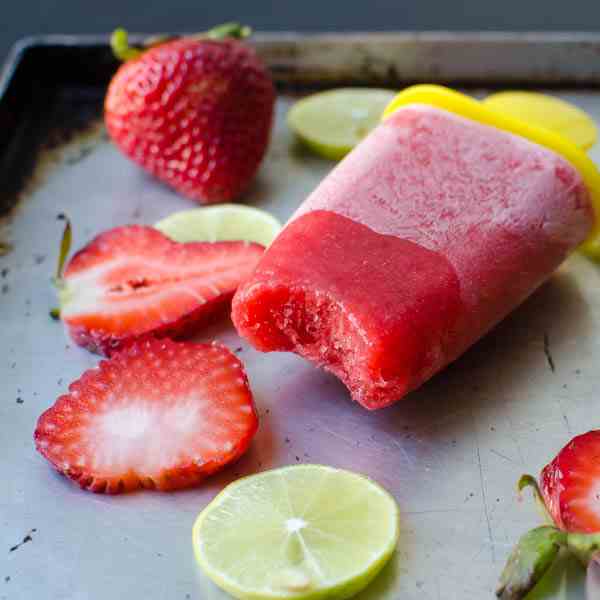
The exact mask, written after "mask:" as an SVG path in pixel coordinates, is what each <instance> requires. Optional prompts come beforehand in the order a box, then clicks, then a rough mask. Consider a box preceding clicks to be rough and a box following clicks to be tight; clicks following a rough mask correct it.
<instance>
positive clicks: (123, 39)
mask: <svg viewBox="0 0 600 600" xmlns="http://www.w3.org/2000/svg"><path fill="white" fill-rule="evenodd" d="M110 47H111V48H112V51H113V54H114V55H115V56H116V57H117V58H118V59H119V60H120V61H122V62H125V61H128V60H132V59H134V58H138V57H139V56H141V55H142V50H138V49H137V48H132V47H131V46H130V45H129V35H128V34H127V32H126V31H125V30H124V29H121V28H119V29H115V30H114V31H113V33H112V35H111V36H110Z"/></svg>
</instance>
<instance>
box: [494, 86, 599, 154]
mask: <svg viewBox="0 0 600 600" xmlns="http://www.w3.org/2000/svg"><path fill="white" fill-rule="evenodd" d="M483 104H485V106H487V107H488V108H491V109H493V110H497V111H498V112H502V113H504V114H508V115H510V116H511V117H516V118H517V119H520V120H521V121H526V122H528V123H532V124H533V125H538V126H540V127H544V128H545V129H550V130H551V131H554V132H555V133H558V134H560V135H562V136H564V137H566V138H567V139H568V140H570V141H571V142H573V143H574V144H575V145H577V146H579V147H580V148H582V149H583V150H588V149H589V148H591V147H592V146H593V145H594V144H595V143H596V140H597V138H598V130H597V128H596V124H595V123H594V121H593V119H592V118H591V117H590V116H589V115H588V114H587V113H585V112H584V111H582V110H581V109H580V108H578V107H577V106H575V105H574V104H571V103H570V102H566V101H565V100H561V99H560V98H556V97H554V96H548V95H546V94H539V93H536V92H498V93H496V94H491V95H490V96H488V97H487V98H485V99H484V100H483Z"/></svg>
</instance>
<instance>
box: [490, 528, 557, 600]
mask: <svg viewBox="0 0 600 600" xmlns="http://www.w3.org/2000/svg"><path fill="white" fill-rule="evenodd" d="M566 541H567V534H566V533H565V532H563V531H560V530H558V529H556V528H555V527H549V526H547V525H544V526H542V527H536V528H535V529H532V530H531V531H528V532H527V533H526V534H525V535H523V536H522V537H521V539H520V540H519V543H518V544H517V546H516V548H515V549H514V550H513V551H512V553H511V555H510V556H509V557H508V562H507V563H506V566H505V567H504V571H502V575H501V576H500V585H499V586H498V589H497V590H496V595H497V596H498V598H500V599H501V600H520V599H521V598H524V597H525V596H526V595H527V593H528V592H529V591H530V590H531V589H533V587H534V586H535V584H536V583H537V582H538V581H539V580H540V579H541V578H542V577H543V576H544V574H545V573H546V571H548V569H549V568H550V566H551V565H552V563H553V562H554V559H555V558H556V556H557V555H558V552H559V550H560V548H561V546H564V545H565V544H566Z"/></svg>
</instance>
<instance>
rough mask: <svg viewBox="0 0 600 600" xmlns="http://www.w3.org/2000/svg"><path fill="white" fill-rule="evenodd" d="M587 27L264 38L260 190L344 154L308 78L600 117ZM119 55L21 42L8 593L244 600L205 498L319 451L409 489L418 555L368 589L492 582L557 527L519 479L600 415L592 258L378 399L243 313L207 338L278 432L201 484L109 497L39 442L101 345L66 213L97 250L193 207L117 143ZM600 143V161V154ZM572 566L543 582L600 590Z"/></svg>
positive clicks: (3, 431) (8, 210)
mask: <svg viewBox="0 0 600 600" xmlns="http://www.w3.org/2000/svg"><path fill="white" fill-rule="evenodd" d="M584 37H585V39H583V38H579V37H577V36H566V35H565V36H562V37H561V36H533V37H530V38H527V37H526V36H522V35H519V36H516V35H515V36H510V35H507V36H505V37H504V38H502V36H498V35H497V36H485V35H475V34H473V35H470V36H469V35H465V36H460V35H458V36H446V35H438V36H437V37H436V36H435V35H433V34H429V35H428V36H418V35H410V34H387V35H386V36H384V38H385V44H383V46H382V44H381V41H382V39H383V38H382V36H381V35H352V36H348V37H340V36H337V37H336V36H311V37H308V38H305V37H302V36H297V35H291V34H290V35H277V36H275V35H265V36H259V38H258V40H257V45H258V47H259V50H260V51H261V52H262V53H263V55H264V56H265V57H266V58H267V60H268V61H269V64H270V65H271V66H272V67H273V68H274V73H275V75H276V77H277V80H278V83H279V84H281V90H282V91H281V94H280V96H279V99H278V104H277V123H276V127H275V132H274V135H273V140H272V143H271V146H270V150H269V153H268V156H267V158H266V160H265V162H264V165H263V167H262V169H261V171H260V175H259V177H258V179H257V181H256V183H255V184H254V185H253V187H252V189H251V190H250V191H249V193H248V194H246V196H245V197H244V201H245V202H247V203H249V204H252V205H255V206H259V207H261V208H264V209H266V210H268V211H270V212H272V213H273V214H275V215H277V216H278V217H279V218H281V219H282V220H285V219H286V218H287V217H288V216H289V215H290V214H291V213H292V212H293V211H294V209H295V208H296V207H297V206H298V205H299V203H300V202H302V200H303V199H304V198H305V196H306V195H307V194H308V193H309V192H310V191H311V190H312V189H313V188H314V187H315V186H316V184H317V183H318V182H319V181H320V180H321V178H322V177H323V176H324V175H325V174H326V173H327V172H328V171H329V170H330V168H331V166H332V163H329V162H327V161H323V160H320V159H318V158H316V157H313V156H311V155H309V154H307V153H306V152H304V151H303V150H302V149H301V148H300V147H298V146H297V145H296V143H295V142H294V140H293V139H292V136H291V134H290V132H289V131H288V129H287V128H286V126H285V121H284V116H285V113H286V111H287V109H288V107H289V106H290V103H291V102H292V101H293V100H294V98H295V94H296V92H293V93H290V92H289V89H290V84H293V85H295V86H301V87H305V88H310V87H313V86H323V85H324V84H325V85H327V84H333V83H336V82H342V81H348V80H350V81H353V82H356V83H361V84H367V85H368V84H373V83H377V84H388V85H390V86H393V87H397V86H399V85H400V84H401V82H402V81H405V80H406V81H411V80H415V79H416V80H419V79H423V80H431V79H435V80H439V81H452V80H456V81H462V82H466V83H469V82H470V83H471V85H481V84H483V83H485V84H486V85H489V86H493V87H497V86H498V85H502V84H503V83H504V82H510V81H515V82H516V81H524V80H527V79H529V82H530V83H531V84H535V85H538V87H540V88H543V87H544V86H545V84H547V85H548V86H550V87H552V91H553V93H556V94H558V95H560V96H561V97H564V98H566V99H568V100H570V101H572V102H574V103H576V104H578V105H579V106H581V107H582V108H583V109H585V110H586V111H587V112H588V113H590V114H592V115H593V116H594V117H595V118H596V120H597V121H598V122H600V91H598V90H595V89H594V87H595V86H596V85H597V84H598V83H600V68H599V67H598V60H597V58H598V56H599V55H600V38H598V37H593V36H592V37H590V36H584ZM382 47H383V48H384V50H385V52H387V53H388V54H387V59H385V58H381V56H382ZM319 48H320V49H321V50H322V49H323V48H326V49H328V52H323V51H317V49H319ZM490 48H493V49H494V51H493V52H492V51H491V50H490ZM467 49H468V52H466V50H467ZM503 49H504V51H503ZM385 52H384V53H385ZM529 53H531V54H529ZM500 55H501V56H500ZM530 55H531V56H533V57H535V60H531V61H530V60H528V58H527V57H529V56H530ZM58 56H60V57H61V58H62V63H61V64H62V65H63V66H64V68H63V67H61V69H62V70H61V73H62V75H60V76H58V77H57V76H56V72H52V73H51V77H48V76H47V73H46V71H47V69H46V68H45V65H47V64H48V63H47V62H46V61H50V60H54V59H56V57H58ZM365 56H367V57H370V58H368V59H365V58H364V57H365ZM473 56H479V57H482V56H484V57H487V58H485V61H483V60H481V64H479V63H477V61H475V60H474V59H473V58H472V57H473ZM592 56H595V57H596V61H595V62H594V63H592V62H591V61H590V60H589V59H590V57H592ZM353 57H354V58H353ZM357 57H359V58H357ZM360 57H362V58H360ZM373 57H375V58H377V57H379V58H377V60H375V58H373ZM417 59H418V60H417ZM382 60H387V62H381V61H382ZM365 61H366V62H365ZM373 61H374V62H373ZM378 61H379V62H378ZM476 63H477V64H476ZM365 65H367V66H365ZM373 65H375V66H373ZM390 65H395V67H394V69H392V68H391V67H390ZM477 65H478V66H477ZM114 68H115V64H114V62H113V61H112V59H111V58H110V54H109V52H108V50H107V48H106V47H105V46H104V45H103V43H101V41H100V40H98V39H97V38H63V37H60V38H52V39H49V40H41V41H40V40H38V41H33V42H28V43H27V44H25V45H22V46H21V47H19V48H18V49H17V50H16V51H15V53H14V54H13V58H12V60H11V62H10V63H9V64H8V65H7V67H6V68H5V70H4V75H3V79H2V82H1V83H0V90H1V91H2V96H1V97H0V123H2V125H3V131H4V135H3V139H2V140H0V149H1V151H2V154H1V155H0V182H1V184H0V194H2V196H1V198H0V199H1V202H0V206H2V207H3V209H4V211H5V217H4V219H3V220H2V225H1V226H0V244H1V245H0V252H2V253H3V255H2V256H0V323H1V325H2V328H1V338H0V385H1V388H0V389H1V391H2V401H1V402H0V467H1V472H2V486H1V491H0V541H1V543H2V547H0V600H9V599H10V600H16V599H18V600H21V599H23V600H25V599H31V598H49V599H57V600H58V599H65V600H66V599H73V600H80V599H81V600H96V599H98V600H100V599H103V598H106V597H117V598H123V597H127V598H144V599H145V600H153V599H164V598H169V599H182V600H185V599H190V600H192V599H201V600H224V599H225V598H227V596H226V595H225V594H224V593H222V592H220V591H219V590H218V589H217V588H215V587H214V586H213V585H212V584H210V583H209V582H208V581H207V580H206V579H205V578H204V577H203V576H202V574H201V573H200V571H199V569H198V568H197V566H196V565H195V563H194V559H193V556H192V551H191V535H190V533H191V526H192V523H193V521H194V519H195V517H196V515H197V513H198V512H199V511H200V510H201V509H202V508H203V507H204V506H205V505H206V504H207V502H208V501H209V500H210V499H211V498H212V497H213V496H214V495H215V494H216V493H217V492H218V491H219V490H221V489H222V487H223V486H224V485H225V484H227V483H228V482H230V481H232V480H234V479H235V478H237V477H239V476H240V475H242V474H248V473H254V472H256V471H259V470H262V469H268V468H271V467H276V466H280V465H287V464H294V463H297V462H315V463H324V464H330V465H334V466H338V467H344V468H348V469H352V470H356V471H359V472H362V473H365V474H367V475H369V476H371V477H373V478H374V479H375V480H377V481H379V482H380V483H381V484H382V485H384V486H385V487H386V488H387V489H388V490H390V492H392V493H393V494H394V496H395V497H396V499H397V500H398V503H399V505H400V509H401V513H402V535H401V539H400V544H399V547H398V551H397V553H396V555H395V557H394V560H393V561H392V562H391V564H390V565H389V566H388V567H386V569H385V571H384V572H383V574H382V575H381V576H380V577H379V578H378V579H377V580H376V582H374V584H373V585H372V586H371V587H370V588H369V589H368V590H367V591H366V592H364V593H363V594H362V595H361V596H360V597H359V598H360V600H367V599H373V600H375V599H377V600H395V599H398V598H403V599H406V600H412V599H415V600H416V599H419V600H421V599H433V600H439V599H444V600H453V599H456V600H480V599H482V598H489V597H492V593H493V589H494V587H495V584H496V582H497V578H498V575H499V573H500V571H501V569H502V566H503V564H504V561H505V559H506V557H507V554H508V552H509V550H510V548H511V547H512V546H513V544H514V543H515V542H516V540H517V538H518V537H519V535H520V534H522V533H523V532H524V531H525V530H527V529H529V528H530V527H532V526H534V525H536V524H538V523H539V517H538V515H537V513H536V510H535V509H534V506H533V502H532V501H531V500H530V499H527V500H526V501H524V502H519V501H518V498H517V495H516V492H515V483H516V481H517V479H518V477H519V476H520V475H521V474H522V473H523V472H530V473H538V472H539V470H540V468H541V467H542V466H543V465H544V464H545V462H547V461H548V460H549V459H550V458H551V457H552V456H553V455H554V454H555V452H556V451H557V450H558V449H559V448H561V447H562V446H563V445H564V444H565V443H566V442H567V441H568V440H569V439H570V438H571V437H572V436H573V435H575V434H578V433H582V432H584V431H587V430H588V429H590V428H592V427H594V426H596V427H597V426H598V425H600V415H599V413H598V410H597V406H598V393H599V391H600V372H599V370H598V367H597V365H598V357H599V356H600V335H599V332H600V285H599V283H600V270H599V269H598V267H597V266H595V265H594V264H592V263H591V262H589V261H588V260H586V259H585V258H583V257H582V256H579V255H574V256H573V257H571V258H570V259H569V260H568V261H567V262H566V264H565V265H564V266H563V267H561V269H560V270H559V272H557V273H556V274H555V276H554V277H552V279H551V280H550V281H549V282H548V283H547V284H546V285H544V286H543V287H542V288H541V289H540V290H539V291H538V292H536V293H535V294H534V295H533V296H532V297H531V298H530V299H529V300H528V301H526V302H525V303H524V304H523V305H522V306H521V307H520V308H519V309H517V310H516V311H515V312H514V313H513V314H512V315H511V316H510V317H508V318H507V319H506V320H505V321H504V322H503V323H502V324H501V325H500V326H498V327H497V328H496V329H495V330H494V331H493V332H492V333H490V334H489V335H488V336H487V337H486V338H485V339H484V340H482V341H481V342H480V343H478V344H477V345H476V346H475V347H474V348H472V349H471V350H470V351H469V352H468V353H467V354H466V355H464V356H463V357H462V358H461V359H460V360H458V361H457V362H456V363H455V364H454V365H452V366H451V367H449V368H448V369H446V370H445V371H444V372H443V373H441V374H440V375H439V376H437V377H436V378H435V379H433V380H432V381H431V382H429V383H428V384H427V385H425V386H424V387H423V388H422V389H421V390H419V391H417V392H415V393H413V394H411V395H410V396H409V397H408V398H406V399H405V400H403V401H402V402H401V403H399V404H397V405H396V406H394V407H391V408H388V409H384V410H382V411H379V412H375V413H369V412H367V411H365V410H364V409H362V408H360V407H359V406H357V405H356V404H353V403H352V402H351V401H350V400H349V397H348V395H347V393H346V391H345V389H344V387H343V386H342V385H341V384H340V383H339V382H338V381H337V380H336V379H335V378H333V377H332V376H330V375H327V374H325V373H323V372H322V371H319V370H317V369H315V368H314V367H313V366H312V365H310V364H308V363H306V362H304V361H303V360H301V359H299V358H298V357H295V356H293V355H291V354H269V355H265V354H260V353H258V352H256V351H254V350H252V349H251V348H249V347H248V345H247V344H246V343H245V342H244V341H243V340H241V339H240V338H239V337H238V336H237V335H236V333H235V331H234V329H233V327H232V325H231V324H230V323H229V322H228V320H227V319H224V320H223V321H221V322H219V323H217V324H215V325H214V326H212V327H211V328H210V329H207V330H206V331H205V332H204V334H203V335H201V336H199V339H201V340H210V339H214V338H216V339H220V340H222V341H223V342H225V343H226V344H228V345H229V346H230V347H231V348H233V349H239V350H238V351H239V355H240V358H241V359H242V360H243V361H244V362H245V364H246V366H247V369H248V373H249V377H250V381H251V384H252V388H253V391H254V394H255V397H256V401H257V404H258V407H259V412H260V418H261V427H260V430H259V433H258V434H257V436H256V439H255V441H254V443H253V445H252V447H251V449H250V451H249V452H248V453H247V455H246V456H244V457H243V458H242V459H241V460H240V461H239V462H238V463H237V464H235V465H233V466H232V467H230V468H228V469H227V470H226V471H225V472H224V473H222V474H220V475H218V476H216V477H213V478H211V479H209V480H208V481H206V483H205V484H203V485H202V486H200V487H199V488H197V489H194V490H189V491H184V492H178V493H173V494H161V493H148V492H144V493H136V494H130V495H125V496H119V497H109V496H101V495H93V494H90V493H86V492H83V491H80V490H79V489H78V488H77V487H76V486H75V485H73V484H71V483H70V482H68V481H67V480H66V479H64V478H62V477H61V476H59V475H57V474H56V473H54V471H53V470H52V469H51V468H49V466H48V464H47V463H46V462H45V461H44V460H43V459H42V458H41V457H40V456H38V455H37V453H36V452H35V449H34V445H33V441H32V433H33V430H34V427H35V423H36V419H37V417H38V415H39V414H40V413H41V412H42V411H43V410H45V409H46V408H47V407H48V406H50V405H51V404H52V403H53V402H54V400H55V398H56V397H57V396H58V395H59V394H60V393H62V392H64V391H65V390H66V388H67V386H68V384H69V382H70V381H72V380H73V379H75V378H77V377H78V376H79V375H80V374H81V372H82V371H83V370H85V369H87V368H89V367H92V366H94V365H95V364H96V363H97V362H98V360H99V358H98V357H97V356H94V355H92V354H89V353H88V352H86V351H84V350H82V349H80V348H78V347H75V346H74V345H73V344H72V343H71V342H70V340H69V339H67V337H66V336H65V334H64V333H63V328H62V325H61V324H60V323H58V322H55V321H52V320H51V319H50V318H49V316H48V311H49V309H51V308H52V307H53V306H55V303H56V300H55V298H54V295H53V292H52V289H51V285H50V278H51V276H52V274H53V270H54V265H55V260H56V255H57V248H58V240H59V238H60V234H61V228H62V224H61V223H60V222H57V220H56V216H57V214H59V213H63V212H64V213H66V214H68V215H69V217H70V218H71V220H72V222H73V225H74V231H75V239H74V244H75V247H79V246H81V245H82V244H83V243H84V242H85V241H86V240H89V239H90V238H91V237H92V236H93V235H95V234H96V233H98V232H100V231H102V230H104V229H107V228H109V227H114V226H116V225H121V224H125V223H132V222H136V223H146V224H152V223H154V222H155V221H156V220H157V219H159V218H161V217H163V216H165V215H167V214H169V213H171V212H173V211H175V210H178V209H183V208H188V207H190V206H191V204H190V202H189V201H187V200H185V199H183V198H181V197H179V196H177V195H176V194H174V193H173V192H171V191H170V190H169V189H167V188H165V187H164V186H162V185H161V184H159V183H157V182H156V181H154V180H153V179H151V178H150V177H148V176H147V175H145V174H144V173H143V172H142V171H141V170H140V169H138V168H137V167H136V166H134V165H133V164H132V163H130V162H129V161H128V160H126V159H124V158H123V157H122V156H121V155H120V154H119V153H118V151H117V150H116V149H115V148H114V147H113V146H112V145H111V144H110V142H109V141H108V140H107V139H106V136H105V135H104V132H103V129H102V126H101V124H100V123H99V122H98V115H99V114H100V112H99V111H100V107H101V102H102V94H103V90H104V86H105V85H106V81H107V80H108V77H109V76H110V73H111V72H112V70H113V69H114ZM544 77H546V79H544ZM586 86H587V87H586ZM471 91H474V92H476V93H481V90H479V89H478V90H475V89H471ZM591 154H592V157H593V158H594V159H595V160H596V161H597V162H598V163H600V149H598V148H596V149H595V150H593V151H592V153H591ZM565 573H567V575H564V574H563V572H562V571H560V572H559V571H558V570H555V572H554V574H553V575H552V576H551V578H550V581H549V582H548V584H547V586H546V587H547V590H549V591H548V593H547V594H546V595H543V594H542V595H539V594H538V595H537V596H535V595H532V597H536V598H538V599H539V598H569V599H573V598H575V599H576V598H582V597H583V596H582V588H581V571H580V569H579V568H578V567H576V566H575V565H573V564H570V565H569V568H568V569H567V571H565Z"/></svg>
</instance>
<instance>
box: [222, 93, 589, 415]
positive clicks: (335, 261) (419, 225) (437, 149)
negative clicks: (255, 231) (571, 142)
mask: <svg viewBox="0 0 600 600" xmlns="http://www.w3.org/2000/svg"><path fill="white" fill-rule="evenodd" d="M592 222H593V215H592V210H591V207H590V203H589V197H588V192H587V190H586V188H585V186H584V184H583V182H582V179H581V177H580V175H579V173H578V171H577V170H576V169H575V168H574V167H573V166H572V165H571V164H570V163H568V162H567V161H566V160H565V159H564V158H562V157H561V156H559V155H558V154H556V153H554V152H552V151H551V150H548V149H546V148H544V147H542V146H539V145H537V144H535V143H533V142H530V141H528V140H526V139H524V138H521V137H519V136H516V135H513V134H511V133H508V132H505V131H501V130H499V129H496V128H493V127H490V126H487V125H483V124H480V123H477V122H475V121H471V120H469V119H465V118H463V117H461V116H458V115H455V114H453V113H450V112H446V111H444V110H441V109H438V108H434V107H431V106H425V105H417V104H415V105H410V106H407V107H404V108H402V109H400V110H398V111H397V112H396V113H395V114H394V115H392V116H391V117H390V118H388V119H387V120H386V121H384V122H383V123H381V124H380V125H379V126H378V127H377V128H376V129H375V130H374V131H373V132H372V133H371V134H370V135H369V136H368V137H367V138H366V139H365V140H363V142H361V144H360V145H359V146H358V147H357V148H356V149H355V150H354V151H353V152H351V153H350V154H349V155H348V156H347V157H346V158H345V159H344V160H343V161H342V162H341V163H340V164H339V165H338V166H337V167H336V168H335V169H334V170H333V171H332V172H331V173H330V174H329V175H328V176H327V177H326V178H325V180H324V181H323V182H322V183H321V184H320V185H319V186H318V187H317V189H316V190H315V191H314V192H313V193H312V194H311V195H310V196H309V197H308V199H307V200H306V201H305V202H304V203H303V204H302V206H301V207H300V209H299V210H298V211H297V212H296V214H295V215H294V216H293V217H292V219H291V220H290V222H289V223H288V224H287V225H286V227H285V228H284V230H283V231H282V232H281V233H280V235H279V236H278V237H277V239H276V240H275V242H274V243H273V244H272V245H271V246H270V248H269V249H268V250H267V252H266V253H265V255H264V256H263V258H262V259H261V261H260V263H259V265H258V268H257V269H256V271H255V273H254V275H253V276H252V277H251V278H250V280H249V281H247V282H246V283H245V284H243V285H242V286H241V287H240V289H239V290H238V292H237V293H236V296H235V298H234V302H233V320H234V323H235V325H236V327H237V329H238V331H239V333H240V334H241V335H242V336H244V337H246V338H247V339H248V340H249V341H250V342H251V343H252V344H253V345H254V346H255V347H256V348H258V349H259V350H263V351H273V350H288V351H294V352H296V353H298V354H300V355H301V356H303V357H305V358H307V359H309V360H311V361H313V362H315V363H316V364H317V365H319V366H321V367H324V368H325V369H327V370H329V371H331V372H333V373H334V374H335V375H336V376H338V377H339V378H340V379H341V380H342V381H343V382H344V383H345V384H346V386H347V387H348V388H349V390H350V392H351V394H352V397H353V398H354V399H355V400H356V401H358V402H360V403H361V404H362V405H363V406H365V407H366V408H369V409H375V408H380V407H383V406H387V405H389V404H391V403H393V402H395V401H397V400H399V399H400V398H401V397H402V396H404V395H405V394H406V393H407V392H409V391H410V390H413V389H415V388H417V387H418V386H420V385H421V384H422V383H423V382H424V381H426V380H427V379H429V378H430V377H431V376H432V375H433V374H435V373H436V372H438V371H439V370H440V369H442V368H443V367H444V366H446V365H447V364H448V363H449V362H451V361H453V360H455V359H456V358H457V357H458V356H459V355H460V354H462V353H463V352H464V351H465V350H466V349H467V348H468V347H469V346H470V345H471V344H473V343H474V342H475V341H477V340H478V339H479V338H480V337H481V336H482V335H484V334H485V333H486V332H487V331H488V330H489V329H491V328H492V327H493V326H494V325H496V324H497V323H498V322H499V321H500V320H501V319H503V318H504V317H505V316H506V315H507V314H508V313H509V312H510V311H512V310H513V309H514V308H515V307H516V306H517V305H518V304H520V303H521V302H522V301H523V300H524V299H525V298H527V296H529V295H530V294H531V293H532V292H533V291H534V290H535V289H536V288H537V287H538V286H539V285H540V284H541V283H542V282H543V281H544V280H545V279H547V278H548V277H549V276H550V274H551V273H552V272H553V271H554V270H555V269H556V268H557V267H558V266H559V265H560V263H561V262H562V261H563V260H564V258H565V257H566V256H567V254H568V253H569V252H570V251H572V250H573V249H574V248H575V247H576V246H577V245H578V244H580V243H581V242H582V241H583V240H584V239H585V238H586V235H587V234H588V232H589V230H590V228H591V226H592Z"/></svg>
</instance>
